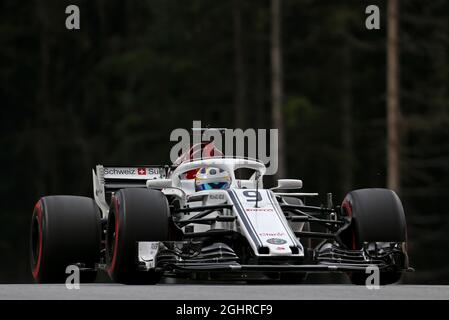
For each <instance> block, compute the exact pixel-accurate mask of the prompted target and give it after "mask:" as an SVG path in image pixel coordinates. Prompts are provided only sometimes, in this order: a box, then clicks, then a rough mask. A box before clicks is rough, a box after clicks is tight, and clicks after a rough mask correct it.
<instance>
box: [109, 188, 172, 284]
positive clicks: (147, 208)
mask: <svg viewBox="0 0 449 320" xmlns="http://www.w3.org/2000/svg"><path fill="white" fill-rule="evenodd" d="M169 218H170V209H169V206H168V202H167V198H166V197H165V195H164V194H163V193H162V192H160V191H158V190H151V189H143V188H132V189H131V188H130V189H122V190H120V191H118V192H116V193H115V195H114V197H113V198H112V201H111V208H110V210H109V217H108V226H107V236H106V259H107V264H108V265H107V271H108V274H109V276H110V277H111V278H112V280H114V281H115V282H120V283H126V284H155V283H157V282H158V281H159V280H160V278H161V274H160V273H158V272H153V271H138V270H137V267H138V265H137V242H138V241H167V240H169Z"/></svg>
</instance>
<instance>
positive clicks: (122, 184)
mask: <svg viewBox="0 0 449 320" xmlns="http://www.w3.org/2000/svg"><path fill="white" fill-rule="evenodd" d="M168 169H169V167H168V166H136V167H121V166H115V167H104V166H102V165H100V164H99V165H97V166H96V168H95V170H92V178H93V187H94V198H95V202H96V203H97V205H98V206H99V207H100V209H101V211H102V213H103V215H102V216H103V218H106V217H107V215H108V212H109V201H110V199H111V195H112V194H113V193H114V192H116V191H118V190H120V189H123V188H145V187H146V182H147V180H151V179H163V178H166V177H167V172H168Z"/></svg>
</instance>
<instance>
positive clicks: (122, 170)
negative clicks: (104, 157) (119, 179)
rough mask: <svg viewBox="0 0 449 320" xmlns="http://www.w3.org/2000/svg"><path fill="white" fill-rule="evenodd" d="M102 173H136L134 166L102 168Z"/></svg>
mask: <svg viewBox="0 0 449 320" xmlns="http://www.w3.org/2000/svg"><path fill="white" fill-rule="evenodd" d="M104 174H124V175H128V174H136V169H135V168H104Z"/></svg>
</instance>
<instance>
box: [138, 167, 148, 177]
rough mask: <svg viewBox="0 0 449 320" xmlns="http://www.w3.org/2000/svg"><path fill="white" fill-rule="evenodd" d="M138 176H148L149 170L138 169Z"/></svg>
mask: <svg viewBox="0 0 449 320" xmlns="http://www.w3.org/2000/svg"><path fill="white" fill-rule="evenodd" d="M137 174H138V175H139V176H144V175H146V174H147V169H145V168H138V169H137Z"/></svg>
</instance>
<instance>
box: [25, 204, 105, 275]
mask: <svg viewBox="0 0 449 320" xmlns="http://www.w3.org/2000/svg"><path fill="white" fill-rule="evenodd" d="M100 245H101V224H100V211H99V209H98V207H97V206H96V204H95V202H94V201H93V200H92V199H90V198H86V197H78V196H49V197H43V198H41V199H40V200H39V201H38V202H37V203H36V205H35V207H34V211H33V216H32V220H31V239H30V247H31V248H30V260H31V271H32V276H33V278H34V280H35V281H36V282H38V283H63V282H65V281H66V278H67V277H68V276H69V275H70V274H72V272H69V273H68V274H66V268H67V267H68V266H69V265H77V266H79V267H81V268H82V269H81V271H80V281H81V282H93V281H95V277H96V271H95V263H98V262H99V261H100ZM69 270H70V269H69Z"/></svg>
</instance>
